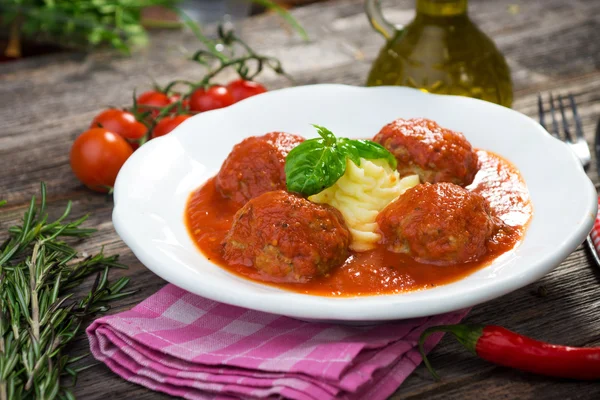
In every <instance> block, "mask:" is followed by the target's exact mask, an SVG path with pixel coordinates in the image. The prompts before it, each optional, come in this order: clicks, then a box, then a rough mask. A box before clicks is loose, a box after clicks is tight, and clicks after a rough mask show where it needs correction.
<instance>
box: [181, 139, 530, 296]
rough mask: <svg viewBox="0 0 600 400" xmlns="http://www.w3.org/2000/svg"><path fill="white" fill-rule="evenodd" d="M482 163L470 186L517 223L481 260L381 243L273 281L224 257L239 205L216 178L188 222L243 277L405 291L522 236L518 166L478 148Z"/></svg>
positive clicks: (312, 289) (444, 278) (454, 273)
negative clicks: (438, 260)
mask: <svg viewBox="0 0 600 400" xmlns="http://www.w3.org/2000/svg"><path fill="white" fill-rule="evenodd" d="M477 155H478V158H479V165H480V169H479V171H478V173H477V175H476V176H475V179H474V181H473V183H472V184H471V185H469V186H468V187H467V189H469V190H471V191H473V192H477V193H480V194H481V195H482V196H484V197H485V198H486V199H487V200H488V201H489V202H490V205H491V207H492V209H493V210H494V211H495V213H496V215H497V216H498V217H500V218H501V219H502V220H503V221H504V222H505V223H506V224H507V225H510V226H511V227H512V228H513V229H511V230H508V231H503V233H501V234H499V235H502V236H501V237H498V235H497V237H493V238H492V239H491V241H490V246H488V248H489V251H488V253H487V254H486V255H485V256H484V258H482V259H480V260H478V261H477V262H469V263H462V264H456V265H449V266H439V265H431V264H423V263H419V262H416V261H415V260H413V259H412V258H411V257H409V256H407V255H405V254H398V253H393V252H390V251H387V250H386V249H385V247H383V246H379V247H377V248H376V249H374V250H371V251H367V252H363V253H351V255H350V257H349V258H348V259H347V260H346V262H345V263H344V264H343V265H342V266H341V267H339V268H337V269H335V270H334V271H332V272H331V273H329V274H328V275H325V276H322V277H319V278H316V279H314V280H312V281H310V282H308V283H273V282H268V281H267V279H268V277H265V276H263V275H261V273H260V272H258V271H257V270H255V269H254V268H252V267H247V266H244V265H231V264H228V263H227V262H226V261H225V260H224V259H223V257H222V248H223V246H222V242H223V239H224V238H225V235H226V234H227V231H228V230H229V228H230V227H231V225H232V223H233V217H234V215H235V212H236V211H237V209H238V208H239V205H235V204H234V203H233V202H231V201H229V200H227V199H224V198H223V197H221V195H220V194H219V192H218V191H217V190H216V188H215V183H214V179H210V180H209V181H208V182H207V183H206V184H205V185H204V186H202V187H201V188H199V189H197V190H196V191H194V192H193V193H192V194H191V195H190V198H189V201H188V204H187V209H186V212H185V222H186V225H187V228H188V231H189V233H190V235H191V236H192V238H193V240H194V241H195V243H196V245H197V246H198V248H199V249H200V251H202V253H204V254H205V255H206V257H207V258H208V259H209V260H210V261H211V262H213V263H215V264H217V265H219V266H221V267H222V268H224V269H226V270H227V271H229V272H231V273H233V274H236V275H239V276H242V277H244V278H247V279H250V280H253V281H257V282H261V283H264V284H267V285H272V286H276V287H278V288H282V289H286V290H290V291H294V292H299V293H306V294H312V295H320V296H361V295H362V296H364V295H378V294H394V293H403V292H408V291H414V290H422V289H427V288H431V287H435V286H438V285H444V284H447V283H451V282H454V281H457V280H459V279H461V278H464V277H465V276H467V275H470V274H471V273H473V272H475V271H477V270H478V269H480V268H482V267H484V266H486V265H488V264H490V263H491V262H492V261H493V260H494V259H495V258H497V257H498V256H500V255H501V254H503V253H505V252H507V251H509V250H510V249H512V248H513V247H514V246H515V245H516V244H517V243H518V242H519V241H520V240H521V239H522V237H523V234H524V233H525V229H526V227H527V223H528V222H529V220H530V219H531V215H532V207H531V203H530V200H529V194H528V191H527V187H526V185H525V182H524V180H523V178H522V177H521V175H520V174H519V172H518V170H517V169H516V168H515V167H514V166H513V165H512V164H510V163H509V162H508V161H506V160H505V159H503V158H502V157H500V156H498V155H496V154H494V153H492V152H489V151H485V150H479V151H477Z"/></svg>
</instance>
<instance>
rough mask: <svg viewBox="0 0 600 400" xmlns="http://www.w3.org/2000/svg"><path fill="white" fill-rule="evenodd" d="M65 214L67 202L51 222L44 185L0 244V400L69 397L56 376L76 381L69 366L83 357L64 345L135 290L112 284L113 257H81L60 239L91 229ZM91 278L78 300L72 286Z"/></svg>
mask: <svg viewBox="0 0 600 400" xmlns="http://www.w3.org/2000/svg"><path fill="white" fill-rule="evenodd" d="M2 204H4V202H0V205H2ZM70 210H71V203H69V204H68V205H67V207H66V209H65V212H64V213H63V215H61V216H60V217H59V218H58V219H56V220H54V221H49V218H48V215H47V213H46V188H45V186H44V185H43V184H42V189H41V199H40V204H39V205H37V202H36V198H35V197H33V198H32V199H31V202H30V205H29V208H28V210H27V211H26V212H25V213H24V215H23V219H22V224H21V225H19V226H13V227H10V228H9V229H8V239H7V240H6V241H5V242H4V243H3V244H2V245H0V400H5V399H6V400H8V399H10V400H20V399H31V398H39V399H49V400H52V399H55V398H58V397H60V398H73V395H72V394H71V393H70V392H69V391H68V389H67V388H65V387H61V382H60V379H61V376H64V375H65V374H68V375H71V376H72V377H73V380H75V379H76V375H77V372H78V371H79V370H80V369H74V368H72V367H70V366H69V364H71V363H73V362H75V361H78V360H79V359H81V357H71V356H70V355H68V354H63V351H64V348H65V346H66V345H68V344H69V343H70V342H71V341H72V340H73V339H74V338H75V337H76V336H77V335H78V334H79V333H80V332H81V330H82V327H83V326H84V321H85V320H86V318H88V317H90V316H93V315H96V314H99V313H103V312H106V311H107V310H108V309H109V306H110V302H111V301H113V300H116V299H119V298H122V297H124V296H127V295H130V294H131V293H132V292H131V291H129V292H127V291H123V289H124V288H125V286H126V285H127V283H128V279H127V278H120V279H118V280H116V281H115V282H109V279H108V275H109V271H110V270H111V269H113V268H125V266H123V265H121V264H119V263H118V262H117V256H112V257H105V256H104V255H103V254H102V252H100V253H99V254H95V255H92V256H89V257H86V258H78V257H77V252H76V251H75V249H73V248H72V247H71V246H69V245H68V244H67V243H65V242H64V241H62V239H63V238H65V237H73V238H85V237H88V236H89V235H90V234H92V233H93V232H94V230H92V229H87V228H81V227H80V226H81V224H82V223H83V222H84V221H85V220H86V218H85V217H82V218H79V219H78V220H75V221H72V222H65V221H66V219H67V218H68V215H69V212H70ZM93 275H95V276H96V280H95V282H94V285H93V287H92V289H91V290H90V291H89V292H88V293H87V294H85V295H84V296H83V297H81V298H76V292H75V290H76V289H77V287H78V286H79V285H81V284H82V283H83V282H84V280H85V279H86V278H87V277H89V276H93Z"/></svg>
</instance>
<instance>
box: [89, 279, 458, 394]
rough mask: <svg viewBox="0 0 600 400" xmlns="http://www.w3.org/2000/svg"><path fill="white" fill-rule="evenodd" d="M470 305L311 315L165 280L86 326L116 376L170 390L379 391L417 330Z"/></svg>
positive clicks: (403, 370) (405, 371)
mask: <svg viewBox="0 0 600 400" xmlns="http://www.w3.org/2000/svg"><path fill="white" fill-rule="evenodd" d="M465 314H466V311H461V312H455V313H449V314H445V315H439V316H435V317H430V318H420V319H414V320H409V321H399V322H394V323H388V324H382V325H372V326H364V327H353V326H342V325H334V324H324V323H310V322H304V321H300V320H296V319H292V318H287V317H281V316H277V315H273V314H266V313H262V312H258V311H252V310H247V309H244V308H240V307H234V306H229V305H225V304H221V303H217V302H214V301H211V300H207V299H204V298H202V297H199V296H196V295H193V294H191V293H188V292H186V291H184V290H182V289H179V288H178V287H176V286H174V285H167V286H166V287H164V288H163V289H161V290H160V291H159V292H158V293H156V294H154V295H153V296H151V297H150V298H148V299H147V300H145V301H144V302H142V303H141V304H139V305H138V306H136V307H135V308H133V309H132V310H130V311H126V312H123V313H120V314H116V315H110V316H105V317H102V318H100V319H98V320H96V321H94V323H93V324H92V325H91V326H90V327H89V328H88V329H87V334H88V338H89V341H90V347H91V351H92V354H93V355H94V357H96V358H97V359H98V360H100V361H102V362H104V363H105V364H106V365H108V367H109V368H110V369H111V370H113V371H114V372H115V373H117V374H118V375H119V376H121V377H122V378H124V379H126V380H128V381H130V382H134V383H138V384H140V385H143V386H145V387H147V388H149V389H152V390H157V391H160V392H164V393H167V394H170V395H173V396H180V397H184V398H187V399H239V398H243V399H259V398H260V399H262V398H289V399H294V400H327V399H347V400H353V399H369V400H379V399H386V398H387V397H388V396H390V395H391V394H392V393H393V392H394V391H395V390H396V389H397V388H398V386H400V384H401V383H402V382H403V381H404V379H406V377H407V376H408V375H409V374H410V373H411V372H412V371H413V370H414V369H415V367H416V366H417V365H418V364H419V363H420V362H421V357H420V355H419V352H418V350H417V348H416V343H417V340H418V338H419V334H420V333H421V331H422V330H423V329H425V328H426V327H428V326H432V325H440V324H453V323H457V322H459V321H460V320H461V319H462V318H463V317H464V315H465ZM440 338H441V336H440V335H434V336H432V337H431V340H430V341H429V342H428V343H427V348H428V349H431V348H432V347H433V346H434V345H435V344H437V342H438V341H439V340H440Z"/></svg>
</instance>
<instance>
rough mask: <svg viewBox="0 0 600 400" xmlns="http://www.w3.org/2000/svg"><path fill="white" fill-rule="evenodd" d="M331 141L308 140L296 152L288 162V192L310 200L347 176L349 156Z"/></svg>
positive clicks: (286, 167) (286, 170)
mask: <svg viewBox="0 0 600 400" xmlns="http://www.w3.org/2000/svg"><path fill="white" fill-rule="evenodd" d="M327 140H328V139H325V138H321V139H311V140H306V141H304V142H302V143H301V144H299V145H298V146H297V147H295V148H293V149H292V151H290V153H289V154H288V156H287V158H286V162H285V176H286V182H287V187H288V190H289V191H291V192H297V193H302V194H305V195H307V196H310V195H312V194H315V193H319V192H320V191H322V190H323V189H326V188H328V187H329V186H331V185H333V184H334V183H335V182H337V180H338V179H340V178H341V177H342V175H344V172H346V154H345V153H343V152H341V151H339V149H338V148H337V146H336V145H335V142H334V144H333V145H331V144H328V143H327Z"/></svg>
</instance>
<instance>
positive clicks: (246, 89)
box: [227, 79, 267, 103]
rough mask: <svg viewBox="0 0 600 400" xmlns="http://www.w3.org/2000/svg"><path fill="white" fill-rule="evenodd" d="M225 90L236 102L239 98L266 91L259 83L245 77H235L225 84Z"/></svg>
mask: <svg viewBox="0 0 600 400" xmlns="http://www.w3.org/2000/svg"><path fill="white" fill-rule="evenodd" d="M227 90H229V93H231V95H232V96H233V99H234V100H235V102H236V103H237V102H238V101H240V100H244V99H247V98H248V97H252V96H256V95H257V94H261V93H264V92H266V91H267V89H266V88H265V87H264V86H263V85H261V84H260V83H257V82H254V81H248V80H245V79H237V80H235V81H232V82H230V83H229V85H227Z"/></svg>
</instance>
